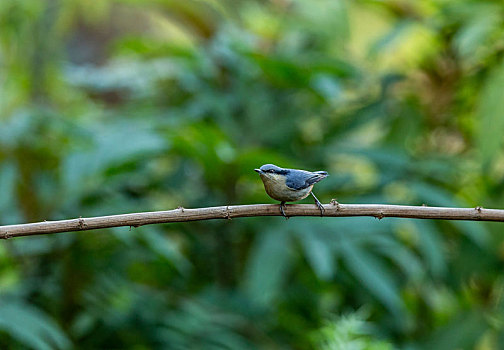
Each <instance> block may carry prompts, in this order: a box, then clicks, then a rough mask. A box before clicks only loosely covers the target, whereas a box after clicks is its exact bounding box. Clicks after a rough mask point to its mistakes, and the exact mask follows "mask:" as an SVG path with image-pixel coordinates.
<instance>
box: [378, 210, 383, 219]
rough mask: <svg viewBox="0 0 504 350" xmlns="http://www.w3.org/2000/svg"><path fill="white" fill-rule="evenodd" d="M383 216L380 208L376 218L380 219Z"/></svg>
mask: <svg viewBox="0 0 504 350" xmlns="http://www.w3.org/2000/svg"><path fill="white" fill-rule="evenodd" d="M384 217H385V214H383V211H381V210H380V212H379V213H378V215H376V218H377V219H378V220H381V219H383V218H384Z"/></svg>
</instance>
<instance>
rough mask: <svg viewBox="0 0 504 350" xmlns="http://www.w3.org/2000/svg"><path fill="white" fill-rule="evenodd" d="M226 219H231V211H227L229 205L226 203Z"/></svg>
mask: <svg viewBox="0 0 504 350" xmlns="http://www.w3.org/2000/svg"><path fill="white" fill-rule="evenodd" d="M226 219H228V220H232V219H231V213H230V212H229V205H226Z"/></svg>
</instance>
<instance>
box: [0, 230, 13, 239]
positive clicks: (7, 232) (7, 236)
mask: <svg viewBox="0 0 504 350" xmlns="http://www.w3.org/2000/svg"><path fill="white" fill-rule="evenodd" d="M1 237H2V238H3V239H9V238H12V235H11V234H10V233H9V231H5V233H4V234H3V235H2V236H1Z"/></svg>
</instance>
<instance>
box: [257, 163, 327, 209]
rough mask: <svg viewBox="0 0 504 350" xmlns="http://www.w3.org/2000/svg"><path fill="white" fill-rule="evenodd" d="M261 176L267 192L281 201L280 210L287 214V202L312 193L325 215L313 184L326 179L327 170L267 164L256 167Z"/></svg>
mask: <svg viewBox="0 0 504 350" xmlns="http://www.w3.org/2000/svg"><path fill="white" fill-rule="evenodd" d="M254 170H255V171H257V172H258V173H259V175H260V176H261V180H262V182H263V184H264V189H265V190H266V193H267V194H268V195H269V196H270V197H271V198H273V199H276V200H277V201H280V202H281V203H280V212H281V213H282V215H283V216H285V217H286V218H287V215H285V211H284V207H285V202H294V201H299V200H301V199H304V198H306V197H308V195H310V194H311V195H312V196H313V198H315V203H316V204H317V207H318V208H319V209H320V216H322V215H324V211H325V210H324V207H323V206H322V204H321V203H320V202H319V200H318V199H317V197H315V194H313V192H312V189H313V185H314V184H316V183H317V182H319V181H321V180H323V179H325V178H326V177H327V176H329V174H328V173H327V171H314V172H311V171H306V170H297V169H284V168H280V167H278V166H276V165H273V164H265V165H263V166H262V167H260V168H259V169H254Z"/></svg>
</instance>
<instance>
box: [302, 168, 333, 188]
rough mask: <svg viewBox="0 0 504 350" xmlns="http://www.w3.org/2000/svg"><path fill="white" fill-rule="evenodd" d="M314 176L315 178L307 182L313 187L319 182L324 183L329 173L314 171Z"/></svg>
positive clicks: (312, 177)
mask: <svg viewBox="0 0 504 350" xmlns="http://www.w3.org/2000/svg"><path fill="white" fill-rule="evenodd" d="M312 174H314V175H313V176H311V177H310V178H309V179H307V180H306V182H307V183H308V184H310V185H313V184H315V183H317V182H319V181H322V180H324V179H325V178H326V177H328V176H329V174H328V173H327V171H313V172H312Z"/></svg>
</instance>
